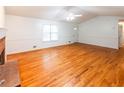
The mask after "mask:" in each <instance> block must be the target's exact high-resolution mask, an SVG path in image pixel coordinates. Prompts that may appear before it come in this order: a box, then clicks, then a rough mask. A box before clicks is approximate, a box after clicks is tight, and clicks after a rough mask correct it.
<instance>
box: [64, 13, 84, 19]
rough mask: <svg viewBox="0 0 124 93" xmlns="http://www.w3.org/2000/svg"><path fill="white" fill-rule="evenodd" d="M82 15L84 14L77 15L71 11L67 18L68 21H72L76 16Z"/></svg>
mask: <svg viewBox="0 0 124 93" xmlns="http://www.w3.org/2000/svg"><path fill="white" fill-rule="evenodd" d="M81 16H82V15H81V14H78V15H76V14H73V13H70V14H69V15H68V16H67V17H66V20H67V21H72V20H74V19H75V18H76V17H81Z"/></svg>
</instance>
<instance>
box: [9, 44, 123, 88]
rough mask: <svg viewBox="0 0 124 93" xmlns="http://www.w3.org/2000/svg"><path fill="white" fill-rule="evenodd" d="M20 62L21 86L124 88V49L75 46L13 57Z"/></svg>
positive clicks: (85, 45) (12, 56)
mask: <svg viewBox="0 0 124 93" xmlns="http://www.w3.org/2000/svg"><path fill="white" fill-rule="evenodd" d="M8 60H9V61H10V60H17V61H18V62H19V68H20V76H21V86H23V87H29V86H34V87H36V86H38V87H40V86H42V87H46V86H47V87H71V86H73V87H83V86H90V87H94V86H95V87H99V86H100V87H102V86H105V87H109V86H111V87H112V86H113V87H115V86H124V48H121V49H120V50H116V49H109V48H103V47H98V46H93V45H87V44H80V43H74V44H70V45H66V46H59V47H54V48H48V49H41V50H37V51H32V52H27V53H20V54H15V55H9V56H8Z"/></svg>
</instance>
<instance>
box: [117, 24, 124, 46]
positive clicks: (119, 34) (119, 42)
mask: <svg viewBox="0 0 124 93" xmlns="http://www.w3.org/2000/svg"><path fill="white" fill-rule="evenodd" d="M122 39H123V25H121V24H119V25H118V45H119V48H120V47H122V45H123V41H122Z"/></svg>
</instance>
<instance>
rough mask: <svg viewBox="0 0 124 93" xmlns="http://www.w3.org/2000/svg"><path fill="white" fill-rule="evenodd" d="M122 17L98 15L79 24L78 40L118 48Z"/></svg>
mask: <svg viewBox="0 0 124 93" xmlns="http://www.w3.org/2000/svg"><path fill="white" fill-rule="evenodd" d="M119 19H121V18H120V17H114V16H98V17H95V18H93V19H91V20H89V21H86V22H84V23H81V24H80V25H79V40H78V42H81V43H87V44H93V45H98V46H103V47H109V48H115V49H118V20H119Z"/></svg>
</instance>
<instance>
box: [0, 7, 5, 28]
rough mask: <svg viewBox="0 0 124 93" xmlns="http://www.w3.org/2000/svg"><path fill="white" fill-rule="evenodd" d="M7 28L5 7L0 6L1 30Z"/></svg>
mask: <svg viewBox="0 0 124 93" xmlns="http://www.w3.org/2000/svg"><path fill="white" fill-rule="evenodd" d="M4 27H5V10H4V7H3V6H0V28H4Z"/></svg>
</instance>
